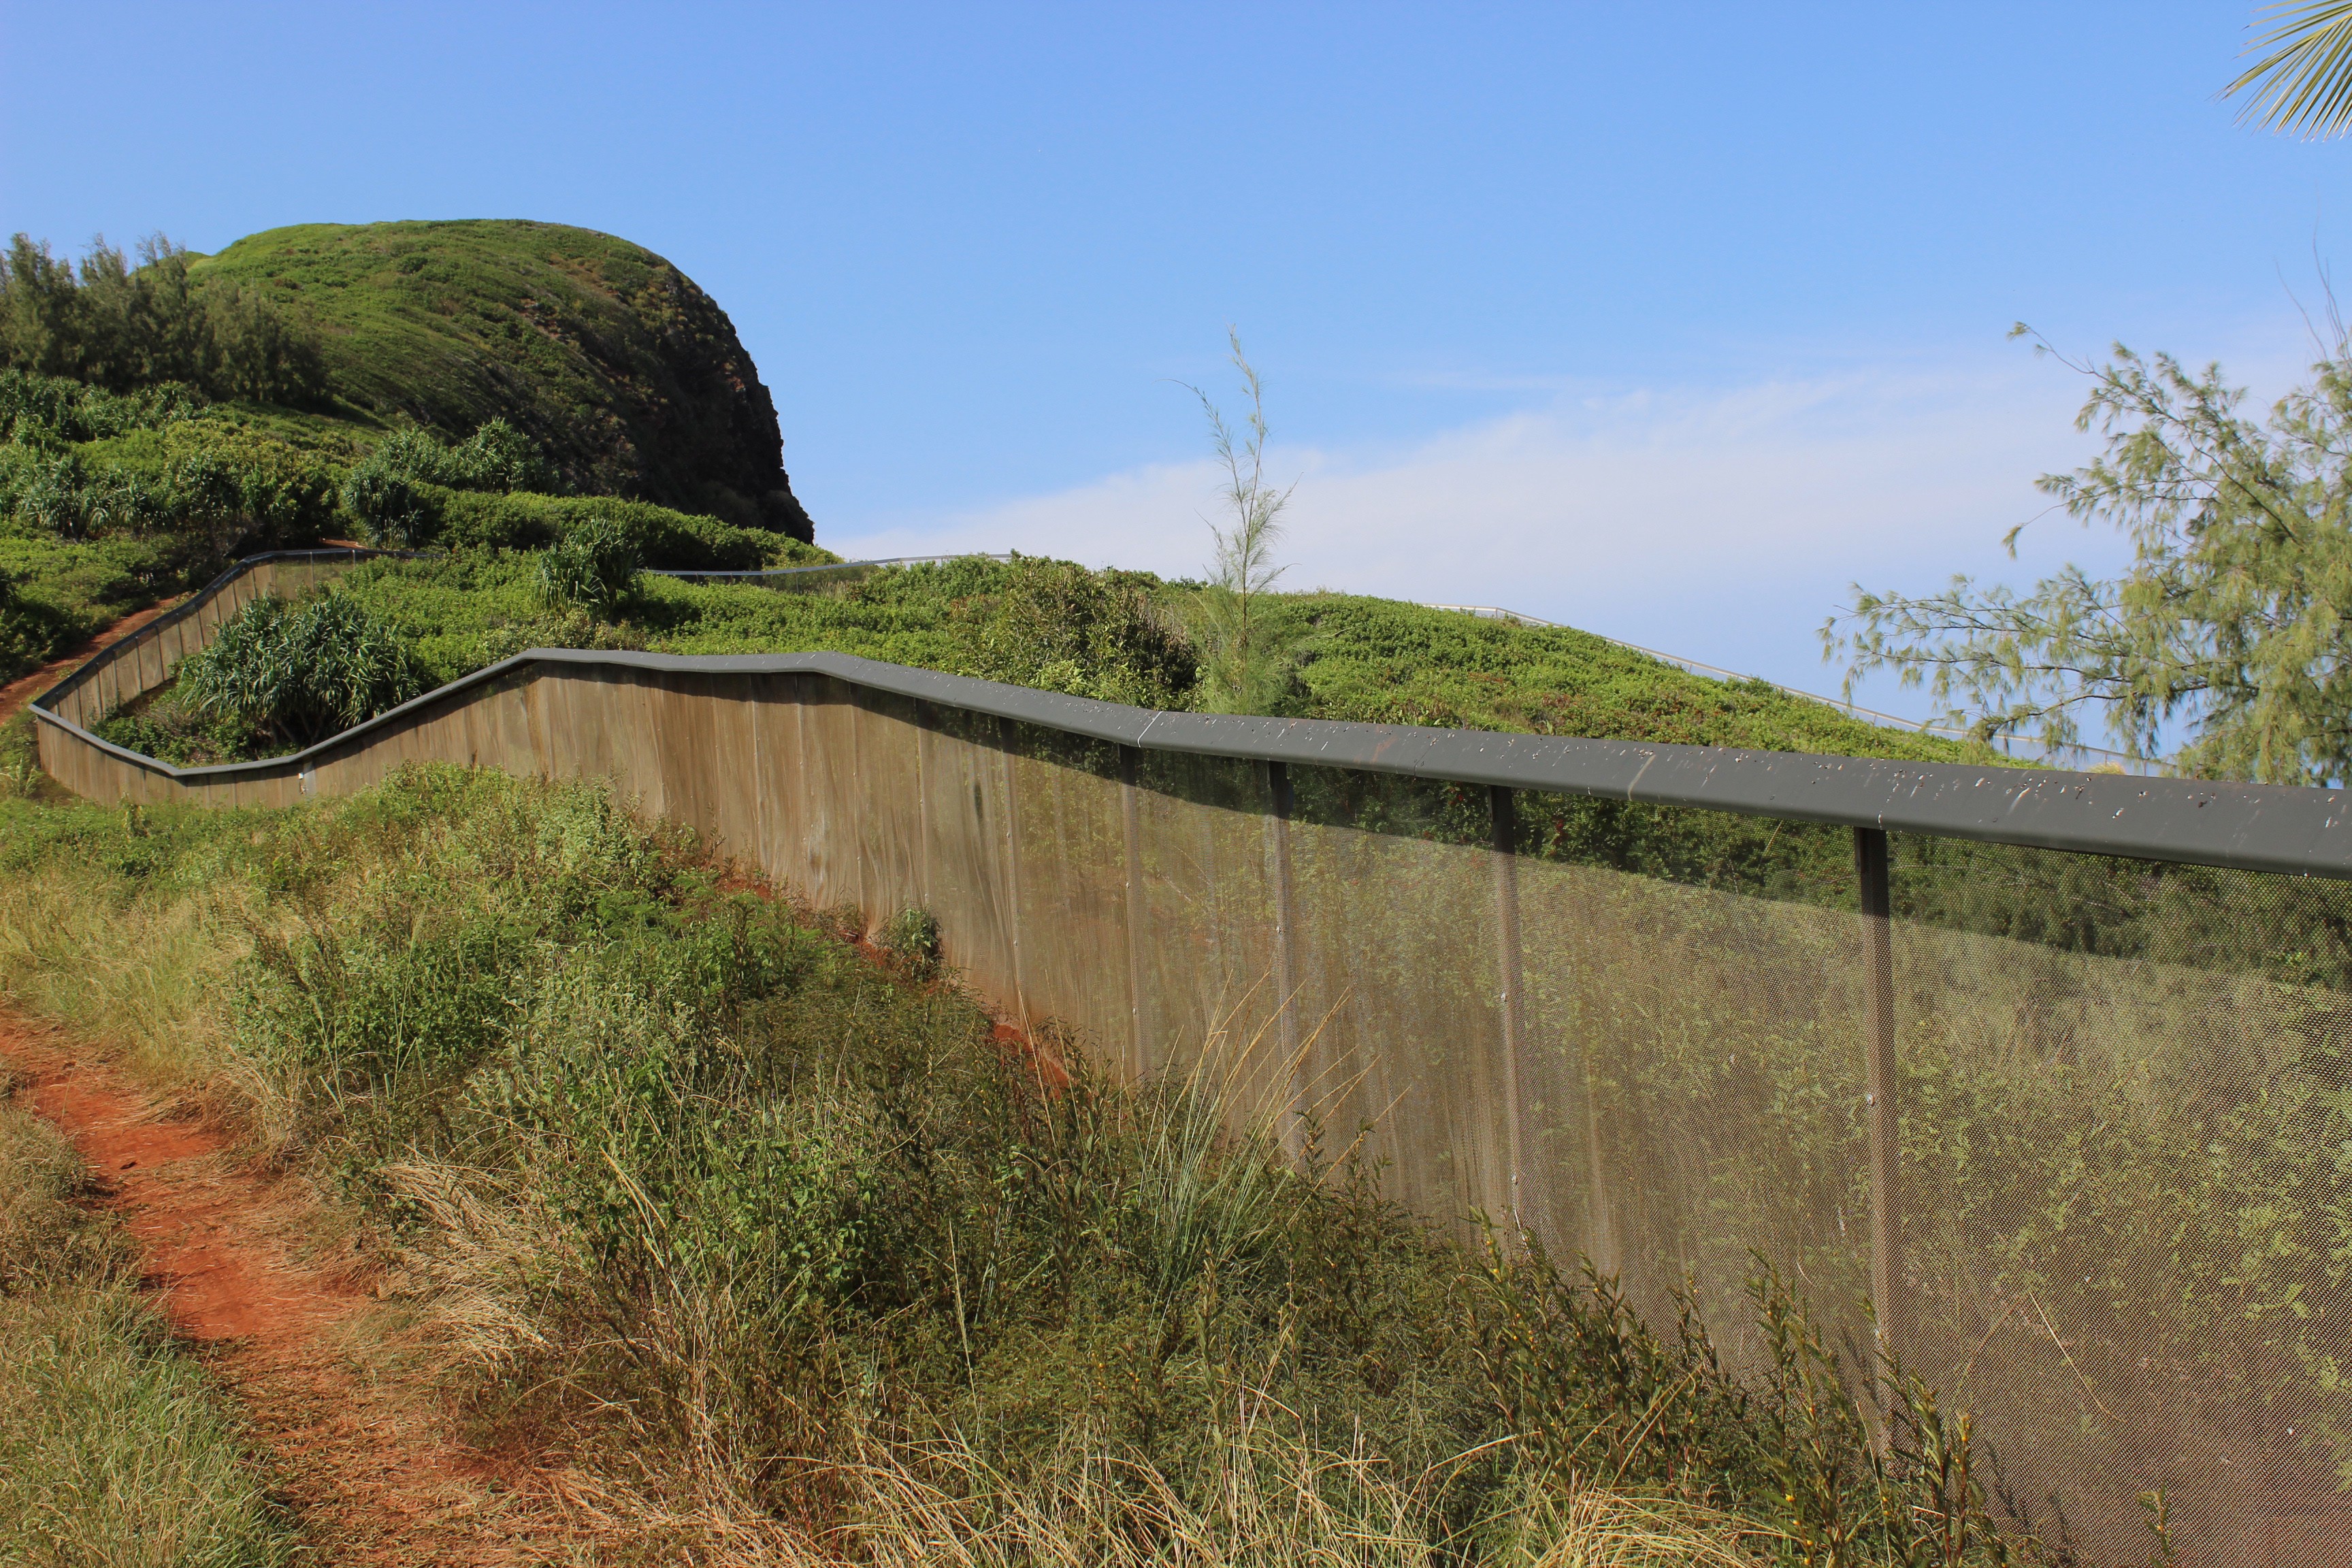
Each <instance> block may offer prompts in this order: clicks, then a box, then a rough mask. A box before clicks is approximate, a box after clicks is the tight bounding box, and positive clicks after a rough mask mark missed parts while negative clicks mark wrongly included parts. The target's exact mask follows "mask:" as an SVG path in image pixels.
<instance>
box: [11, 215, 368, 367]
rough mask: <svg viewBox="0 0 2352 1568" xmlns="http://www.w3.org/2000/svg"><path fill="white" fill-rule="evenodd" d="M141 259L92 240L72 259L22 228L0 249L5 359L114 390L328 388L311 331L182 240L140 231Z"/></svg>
mask: <svg viewBox="0 0 2352 1568" xmlns="http://www.w3.org/2000/svg"><path fill="white" fill-rule="evenodd" d="M137 256H138V264H137V265H136V266H133V265H131V259H130V258H128V257H126V256H125V255H124V253H123V252H122V250H121V248H120V247H113V246H109V245H108V244H107V243H106V242H105V240H104V239H103V238H100V239H98V240H96V241H93V242H92V244H91V246H90V248H89V252H88V254H86V255H85V256H84V257H83V258H82V259H81V265H80V267H79V269H77V268H76V267H75V266H74V264H73V263H72V262H71V261H69V260H68V259H66V258H63V257H59V256H56V255H53V254H52V253H51V251H50V249H49V245H48V242H47V241H46V240H42V241H38V242H37V241H35V240H34V239H33V238H32V237H30V236H28V235H25V234H21V233H20V234H17V235H16V236H15V237H13V238H12V239H11V240H10V241H9V244H8V249H7V252H6V254H5V256H0V365H5V366H6V367H7V368H9V369H13V370H21V371H26V372H28V373H30V374H36V375H45V376H63V377H68V378H70V379H72V380H75V381H79V382H83V383H86V384H89V385H92V386H99V387H103V388H105V389H106V390H108V391H110V392H118V393H120V392H131V391H135V390H138V389H140V388H143V387H153V386H160V385H163V384H170V383H179V384H185V385H188V386H193V387H195V388H197V389H199V390H200V391H202V392H203V393H204V394H205V395H207V396H209V397H214V398H221V399H241V400H245V401H249V402H255V403H274V404H280V405H286V406H289V407H296V408H301V407H310V406H313V405H317V404H319V403H320V402H321V401H322V400H323V399H324V398H325V396H326V395H327V376H326V368H325V365H324V363H322V361H321V360H320V354H319V346H318V339H317V333H316V331H315V330H313V329H312V328H311V327H310V325H309V324H308V323H307V322H305V321H302V320H301V319H300V318H299V316H297V315H296V314H295V313H293V312H291V311H289V310H284V309H281V308H280V307H279V306H278V305H277V304H275V303H273V302H272V301H270V300H268V299H266V298H264V297H263V296H262V295H261V294H260V293H259V292H258V291H257V290H255V289H247V288H246V287H245V286H244V285H242V284H240V283H237V282H236V281H234V280H231V279H201V278H200V277H199V276H198V275H196V274H195V273H194V271H193V269H192V268H191V265H190V264H191V261H192V257H191V255H190V253H189V251H188V250H187V249H186V247H183V246H177V245H174V244H173V243H172V242H171V240H170V239H169V238H167V237H164V236H163V235H162V234H156V235H152V236H150V237H147V238H146V239H143V240H141V241H140V242H139V245H138V247H137Z"/></svg>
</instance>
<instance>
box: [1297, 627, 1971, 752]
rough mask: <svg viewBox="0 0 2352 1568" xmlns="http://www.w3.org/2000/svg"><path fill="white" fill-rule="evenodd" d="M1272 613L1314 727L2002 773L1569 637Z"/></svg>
mask: <svg viewBox="0 0 2352 1568" xmlns="http://www.w3.org/2000/svg"><path fill="white" fill-rule="evenodd" d="M1271 604H1272V609H1271V612H1270V613H1271V616H1272V618H1273V619H1274V620H1275V621H1276V624H1277V625H1279V626H1282V627H1283V628H1284V629H1285V630H1286V632H1287V633H1289V634H1290V636H1291V637H1292V638H1293V639H1294V640H1295V641H1296V642H1297V645H1298V647H1300V649H1301V653H1300V656H1299V676H1300V679H1301V680H1302V681H1303V683H1304V685H1305V687H1306V689H1307V694H1308V696H1307V708H1306V710H1307V711H1308V712H1310V713H1311V714H1312V715H1313V716H1314V717H1316V718H1318V719H1349V720H1356V721H1361V722H1366V723H1387V724H1431V725H1436V726H1439V727H1442V728H1448V729H1465V730H1504V731H1520V732H1525V733H1531V734H1538V735H1581V736H1587V737H1590V738H1592V739H1596V740H1624V741H1654V742H1672V743H1675V744H1678V745H1690V746H1747V747H1754V748H1757V749H1759V750H1765V751H1776V752H1821V753H1825V754H1831V755H1836V756H1849V757H1900V758H1905V759H1908V760H1912V761H1917V762H1938V763H1960V762H1967V763H1984V762H1993V761H1998V760H2000V759H1999V758H1998V757H1997V756H1996V755H1995V754H1994V753H1993V752H1992V751H1991V749H1990V747H1980V746H1970V745H1966V744H1963V743H1961V742H1956V741H1948V740H1944V739H1942V738H1940V737H1937V736H1933V735H1925V734H1920V733H1917V732H1916V731H1909V730H1891V729H1887V728H1885V727H1884V726H1881V725H1876V724H1870V723H1865V722H1864V721H1861V720H1857V719H1851V718H1848V717H1847V716H1845V715H1844V714H1843V713H1841V712H1839V711H1838V710H1835V709H1833V708H1831V707H1828V706H1826V705H1824V704H1822V703H1820V702H1815V701H1812V700H1810V699H1808V698H1802V697H1792V696H1790V695H1789V694H1788V693H1787V692H1785V691H1782V690H1781V689H1780V688H1779V687H1776V686H1773V685H1771V684H1769V682H1765V681H1725V680H1716V679H1710V678H1708V677H1706V676H1703V675H1694V674H1692V673H1691V672H1689V671H1688V670H1685V669H1682V668H1678V667H1677V666H1675V665H1671V664H1667V663H1664V662H1663V661H1662V660H1659V659H1654V658H1650V657H1649V656H1648V655H1647V654H1640V653H1635V652H1634V651H1633V649H1631V648H1625V647H1618V646H1617V645H1616V644H1614V643H1612V642H1610V641H1608V640H1607V639H1606V638H1603V637H1594V636H1592V635H1591V633H1589V632H1580V631H1576V630H1573V629H1571V628H1570V627H1567V626H1518V625H1513V624H1510V623H1507V622H1501V621H1490V620H1484V619H1481V618H1480V617H1478V616H1469V615H1465V614H1463V613H1462V612H1460V611H1458V610H1433V609H1429V608H1427V607H1425V606H1423V605H1409V604H1402V603H1400V602H1398V601H1396V600H1394V599H1371V598H1363V597H1360V596H1358V595H1349V594H1295V595H1292V594H1286V595H1277V596H1276V597H1275V598H1274V599H1273V600H1272V601H1271Z"/></svg>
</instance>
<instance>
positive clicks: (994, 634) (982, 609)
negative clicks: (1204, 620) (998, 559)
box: [955, 556, 1198, 708]
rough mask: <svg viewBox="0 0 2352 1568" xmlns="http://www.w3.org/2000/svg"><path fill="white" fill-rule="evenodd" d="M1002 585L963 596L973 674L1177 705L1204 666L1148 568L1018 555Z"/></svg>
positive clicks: (1150, 704)
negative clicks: (1099, 567)
mask: <svg viewBox="0 0 2352 1568" xmlns="http://www.w3.org/2000/svg"><path fill="white" fill-rule="evenodd" d="M994 575H995V582H994V583H993V584H992V587H993V589H994V591H993V593H991V594H987V595H976V596H974V597H971V598H969V599H965V600H963V601H961V603H960V604H958V605H957V607H956V611H955V614H956V616H957V618H958V619H959V620H961V622H962V623H963V624H964V625H966V626H969V627H970V628H971V651H972V658H971V664H972V673H973V674H975V675H980V676H982V677H985V678H986V679H991V680H1003V681H1009V682H1012V683H1013V684H1014V685H1018V686H1034V687H1039V688H1041V689H1045V690H1048V691H1062V692H1066V693H1068V694H1069V695H1071V696H1073V697H1093V698H1098V699H1100V700H1103V701H1106V702H1130V703H1133V704H1135V705H1136V706H1138V707H1143V708H1176V707H1181V706H1183V704H1184V700H1185V695H1186V693H1187V692H1189V691H1190V690H1191V689H1192V684H1193V680H1194V678H1195V676H1196V674H1197V672H1198V666H1197V664H1196V662H1195V660H1194V658H1193V653H1192V644H1191V643H1190V642H1189V641H1188V640H1187V639H1186V637H1185V636H1184V633H1183V631H1182V630H1181V628H1180V627H1179V626H1177V625H1176V623H1175V621H1174V619H1173V618H1172V617H1171V616H1168V615H1166V614H1164V613H1163V612H1162V611H1161V610H1160V606H1159V605H1156V604H1155V603H1154V602H1153V600H1152V596H1151V590H1152V588H1154V587H1155V586H1157V584H1156V583H1155V582H1154V581H1153V580H1152V579H1150V578H1149V577H1146V576H1144V575H1143V574H1139V573H1132V572H1089V571H1088V570H1087V569H1086V568H1085V567H1083V566H1079V565H1076V564H1075V563H1070V562H1066V561H1045V560H1039V559H1037V558H1035V557H1022V556H1016V557H1015V558H1014V559H1013V561H1012V563H1010V564H1009V565H1007V566H1006V567H1004V568H1003V569H1002V570H1001V571H1000V572H999V573H997V574H994Z"/></svg>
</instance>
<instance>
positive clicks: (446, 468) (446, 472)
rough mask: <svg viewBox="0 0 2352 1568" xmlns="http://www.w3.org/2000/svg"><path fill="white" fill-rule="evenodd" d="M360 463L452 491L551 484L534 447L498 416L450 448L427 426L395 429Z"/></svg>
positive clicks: (550, 472)
mask: <svg viewBox="0 0 2352 1568" xmlns="http://www.w3.org/2000/svg"><path fill="white" fill-rule="evenodd" d="M364 466H367V467H371V468H378V469H382V470H383V471H386V472H390V473H393V474H396V475H398V476H399V477H400V478H402V479H406V480H408V481H409V482H410V483H411V484H416V485H438V486H440V487H442V488H443V489H455V490H486V491H491V492H497V493H503V492H505V491H508V490H537V489H547V488H548V487H549V486H550V485H551V484H552V483H553V482H554V472H553V470H552V469H551V468H549V467H548V466H547V463H546V460H545V459H544V458H541V456H540V452H539V448H538V447H535V446H533V445H532V444H531V442H530V437H526V436H525V435H523V433H522V432H521V431H520V430H518V429H516V428H515V427H514V426H511V425H509V424H508V423H507V422H506V421H505V420H503V419H493V420H490V421H489V422H488V424H485V425H484V426H482V427H481V428H480V429H478V430H477V431H475V432H474V433H473V434H472V435H471V436H469V437H467V438H466V439H465V440H464V441H462V442H460V443H458V444H457V446H455V447H450V446H446V445H444V444H443V443H442V441H441V438H440V437H437V436H436V435H434V434H433V432H432V431H430V430H421V429H411V430H403V431H400V432H398V433H396V434H394V435H392V436H388V437H385V438H384V440H383V443H382V444H381V445H379V446H378V447H376V449H375V450H374V451H373V453H371V454H370V455H369V458H368V461H367V464H366V465H364Z"/></svg>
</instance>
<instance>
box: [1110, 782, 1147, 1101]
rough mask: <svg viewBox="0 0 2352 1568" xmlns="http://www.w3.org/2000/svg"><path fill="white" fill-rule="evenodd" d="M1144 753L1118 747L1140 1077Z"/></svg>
mask: <svg viewBox="0 0 2352 1568" xmlns="http://www.w3.org/2000/svg"><path fill="white" fill-rule="evenodd" d="M1142 760H1143V754H1142V753H1141V752H1139V751H1137V750H1136V749H1135V748H1134V747H1133V746H1121V747H1120V748H1119V749H1118V815H1119V829H1120V834H1121V836H1122V837H1124V838H1125V840H1126V844H1127V1001H1128V1021H1129V1024H1130V1025H1131V1026H1133V1029H1134V1037H1133V1044H1132V1046H1131V1047H1130V1060H1129V1068H1130V1072H1129V1077H1130V1078H1132V1079H1137V1080H1140V1079H1142V1077H1143V1075H1144V1074H1145V1073H1147V1072H1149V1071H1150V1070H1151V1060H1150V1039H1151V1032H1150V1022H1149V1020H1148V1019H1147V1018H1146V1017H1145V1016H1144V1001H1143V931H1144V924H1143V835H1142V833H1141V831H1140V829H1139V824H1138V822H1137V820H1136V818H1137V809H1136V798H1135V790H1136V784H1135V778H1136V773H1137V772H1138V771H1139V766H1140V764H1141V763H1142Z"/></svg>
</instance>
